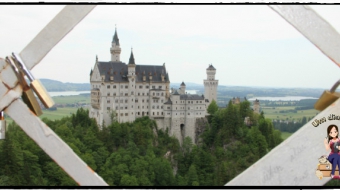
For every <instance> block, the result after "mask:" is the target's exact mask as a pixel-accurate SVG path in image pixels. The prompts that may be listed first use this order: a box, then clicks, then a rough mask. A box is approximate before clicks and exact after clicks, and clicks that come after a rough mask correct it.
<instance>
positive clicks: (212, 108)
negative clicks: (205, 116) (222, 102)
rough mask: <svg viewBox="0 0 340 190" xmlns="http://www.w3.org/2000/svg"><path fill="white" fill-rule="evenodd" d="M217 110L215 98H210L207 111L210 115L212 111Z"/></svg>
mask: <svg viewBox="0 0 340 190" xmlns="http://www.w3.org/2000/svg"><path fill="white" fill-rule="evenodd" d="M217 110H218V106H217V103H216V101H215V100H212V101H211V103H210V104H209V106H208V108H207V111H208V113H209V114H210V115H214V113H215V112H216V111H217Z"/></svg>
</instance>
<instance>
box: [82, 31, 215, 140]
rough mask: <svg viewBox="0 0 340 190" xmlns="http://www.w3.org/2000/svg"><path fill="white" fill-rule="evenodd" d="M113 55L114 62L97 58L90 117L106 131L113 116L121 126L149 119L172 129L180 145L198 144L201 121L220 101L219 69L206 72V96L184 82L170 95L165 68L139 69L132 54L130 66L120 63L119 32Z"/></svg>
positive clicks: (209, 69) (112, 51) (159, 126)
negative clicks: (212, 104) (186, 141)
mask: <svg viewBox="0 0 340 190" xmlns="http://www.w3.org/2000/svg"><path fill="white" fill-rule="evenodd" d="M110 52H111V61H108V62H102V61H98V57H96V63H95V66H94V68H93V70H91V73H90V84H91V109H90V112H89V115H90V117H91V118H95V119H96V121H97V124H98V125H99V126H100V127H101V128H102V127H103V124H105V125H109V124H110V123H111V122H112V116H115V118H116V119H117V121H118V122H133V121H134V120H135V119H136V118H139V117H143V116H149V117H150V118H151V119H154V120H155V121H156V123H157V126H158V129H163V130H166V129H168V132H169V133H170V135H174V136H175V137H177V138H178V139H179V141H180V143H182V141H183V138H184V137H186V136H189V137H191V139H192V140H193V142H195V140H196V139H195V126H196V122H197V119H202V118H204V117H205V116H206V115H207V111H206V110H207V107H208V105H209V104H210V102H211V101H212V100H213V99H214V100H215V101H216V100H217V98H216V97H217V85H218V80H215V74H216V69H215V68H214V67H213V66H212V65H209V67H208V68H207V69H206V73H207V79H205V80H204V88H205V89H204V91H205V92H204V96H203V95H202V96H199V95H197V94H187V93H186V91H185V88H186V86H185V84H184V82H182V84H181V86H180V88H179V89H177V90H173V89H171V92H170V89H169V85H170V79H169V74H168V72H167V71H166V67H165V64H163V65H136V64H135V59H134V56H133V52H132V50H131V55H130V59H129V63H128V64H126V63H124V62H122V61H121V60H120V53H121V48H120V44H119V39H118V35H117V30H116V31H115V34H114V36H113V40H112V47H111V48H110ZM113 114H115V115H113Z"/></svg>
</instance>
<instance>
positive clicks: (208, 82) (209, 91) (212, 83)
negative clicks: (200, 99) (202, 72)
mask: <svg viewBox="0 0 340 190" xmlns="http://www.w3.org/2000/svg"><path fill="white" fill-rule="evenodd" d="M206 72H207V79H205V80H204V81H203V82H204V98H205V99H207V100H209V102H208V104H210V103H211V101H212V100H215V101H216V102H217V86H218V80H215V74H216V69H215V67H214V66H213V65H212V64H210V65H209V67H208V68H207V70H206Z"/></svg>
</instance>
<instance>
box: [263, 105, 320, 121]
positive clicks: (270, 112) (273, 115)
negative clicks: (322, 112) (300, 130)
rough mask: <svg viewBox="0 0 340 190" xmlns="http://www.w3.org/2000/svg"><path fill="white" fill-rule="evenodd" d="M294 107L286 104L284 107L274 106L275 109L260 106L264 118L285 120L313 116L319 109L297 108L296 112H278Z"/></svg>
mask: <svg viewBox="0 0 340 190" xmlns="http://www.w3.org/2000/svg"><path fill="white" fill-rule="evenodd" d="M293 109H295V107H294V106H286V107H275V109H273V107H262V111H263V112H264V115H265V117H266V118H269V119H279V120H286V119H287V118H288V120H290V121H292V120H295V121H298V120H301V119H302V117H304V116H305V117H307V118H309V117H311V118H314V117H315V116H316V115H317V114H318V113H319V111H317V110H315V109H309V110H299V111H297V113H292V112H289V113H279V112H280V111H281V110H293Z"/></svg>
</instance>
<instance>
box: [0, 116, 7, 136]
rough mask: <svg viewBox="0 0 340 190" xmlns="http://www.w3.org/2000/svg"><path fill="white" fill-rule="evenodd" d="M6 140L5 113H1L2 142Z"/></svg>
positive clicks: (0, 131) (0, 129)
mask: <svg viewBox="0 0 340 190" xmlns="http://www.w3.org/2000/svg"><path fill="white" fill-rule="evenodd" d="M3 139H6V120H5V117H4V112H3V111H1V112H0V140H3Z"/></svg>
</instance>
